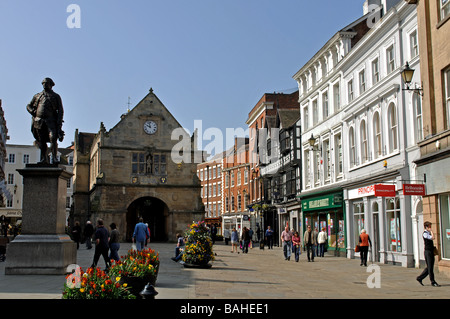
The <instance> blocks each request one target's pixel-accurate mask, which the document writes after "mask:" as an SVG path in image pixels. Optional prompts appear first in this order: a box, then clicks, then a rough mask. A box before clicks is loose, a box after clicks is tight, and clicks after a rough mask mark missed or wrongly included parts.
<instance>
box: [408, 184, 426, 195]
mask: <svg viewBox="0 0 450 319" xmlns="http://www.w3.org/2000/svg"><path fill="white" fill-rule="evenodd" d="M403 195H416V196H425V185H424V184H403Z"/></svg>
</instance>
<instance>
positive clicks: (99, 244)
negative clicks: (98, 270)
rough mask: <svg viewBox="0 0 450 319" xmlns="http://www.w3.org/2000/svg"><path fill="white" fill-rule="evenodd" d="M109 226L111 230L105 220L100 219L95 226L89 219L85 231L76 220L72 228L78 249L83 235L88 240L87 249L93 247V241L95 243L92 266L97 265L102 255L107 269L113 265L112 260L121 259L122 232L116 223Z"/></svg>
mask: <svg viewBox="0 0 450 319" xmlns="http://www.w3.org/2000/svg"><path fill="white" fill-rule="evenodd" d="M109 227H110V228H111V232H110V231H108V229H107V228H106V227H105V225H104V223H103V220H102V219H98V220H97V225H96V227H95V228H94V225H92V223H91V221H87V222H86V226H85V227H84V232H82V230H81V226H80V223H79V222H75V226H74V227H73V228H72V238H73V240H74V241H75V242H76V244H77V249H79V248H80V242H81V238H82V236H84V240H85V241H86V248H87V249H92V241H94V243H95V252H94V259H93V261H92V265H91V267H94V268H95V267H97V264H98V261H99V259H100V256H102V257H103V260H104V261H105V268H106V269H108V268H109V267H110V266H111V260H115V261H118V260H119V249H120V233H119V230H118V229H117V225H116V224H115V223H111V224H110V225H109ZM108 253H109V254H108Z"/></svg>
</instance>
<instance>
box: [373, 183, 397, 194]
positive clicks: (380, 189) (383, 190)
mask: <svg viewBox="0 0 450 319" xmlns="http://www.w3.org/2000/svg"><path fill="white" fill-rule="evenodd" d="M375 196H376V197H378V196H379V197H395V185H383V184H378V185H375Z"/></svg>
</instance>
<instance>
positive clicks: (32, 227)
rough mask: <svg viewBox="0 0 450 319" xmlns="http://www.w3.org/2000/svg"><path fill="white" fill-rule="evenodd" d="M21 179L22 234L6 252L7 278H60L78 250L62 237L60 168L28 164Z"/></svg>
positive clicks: (63, 198)
mask: <svg viewBox="0 0 450 319" xmlns="http://www.w3.org/2000/svg"><path fill="white" fill-rule="evenodd" d="M17 171H18V172H19V173H20V174H21V175H22V176H23V184H24V185H23V208H22V232H21V234H20V235H19V236H17V237H16V238H15V239H14V240H13V241H12V242H11V243H10V244H9V245H8V249H7V252H6V256H7V258H6V265H5V274H6V275H21V274H26V275H60V274H65V273H67V266H69V265H71V264H76V261H77V247H76V243H75V242H73V241H72V240H71V238H70V237H69V235H67V234H66V233H65V225H66V221H65V218H66V213H65V211H66V196H67V181H68V180H69V179H70V178H71V176H72V174H71V173H69V172H67V171H66V170H65V169H64V167H63V166H58V165H39V164H28V165H27V166H26V168H24V169H20V170H17Z"/></svg>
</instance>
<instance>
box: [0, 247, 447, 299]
mask: <svg viewBox="0 0 450 319" xmlns="http://www.w3.org/2000/svg"><path fill="white" fill-rule="evenodd" d="M130 247H131V245H130V244H127V243H122V244H121V249H120V251H119V254H121V255H124V254H125V253H126V251H127V250H128V249H129V248H130ZM150 247H151V248H152V249H155V250H156V251H158V252H159V254H160V259H161V268H160V272H159V275H158V280H157V283H156V290H157V292H158V295H157V296H156V299H192V300H194V299H245V300H249V299H254V300H257V299H311V298H312V299H323V298H325V299H360V298H364V299H447V298H449V296H450V294H449V292H450V279H448V278H446V277H442V276H440V275H439V273H437V274H436V280H437V282H438V283H440V284H441V287H432V286H431V285H430V282H429V280H427V279H426V280H424V284H425V286H421V285H420V284H419V283H418V282H417V281H416V280H415V278H416V277H417V275H418V274H420V272H421V271H422V270H421V269H414V268H403V267H400V266H394V265H384V264H374V265H376V267H373V268H374V270H372V272H368V270H369V269H371V268H372V267H370V264H369V267H367V268H366V267H361V266H360V265H359V260H358V259H347V258H342V257H334V256H326V257H323V258H319V257H316V258H315V261H314V262H307V259H306V255H305V253H302V255H301V257H300V262H295V261H294V259H293V258H291V260H290V261H286V260H284V257H283V252H282V249H281V247H275V248H274V249H273V250H268V249H264V250H261V249H259V247H258V248H253V249H250V250H249V252H248V254H243V253H240V254H236V253H231V246H229V245H225V244H223V243H219V244H217V245H215V246H214V251H215V253H216V254H217V256H215V261H214V262H213V267H212V268H210V269H199V268H185V267H184V266H183V265H182V264H180V263H176V262H174V261H172V260H171V259H170V257H172V256H173V254H174V247H175V244H173V243H152V244H150ZM93 254H94V249H91V250H87V249H86V248H85V247H84V246H81V247H80V249H79V250H78V258H77V260H78V265H79V266H80V267H82V268H83V269H86V268H88V267H89V266H90V264H91V262H92V258H93ZM99 266H100V267H104V263H103V260H100V262H99ZM4 267H5V263H0V298H1V299H60V298H61V291H62V288H63V285H64V282H65V276H34V275H33V276H32V275H29V276H13V275H8V276H6V275H5V274H4ZM368 283H369V284H368ZM370 286H371V287H374V288H370ZM378 287H379V288H378Z"/></svg>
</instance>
